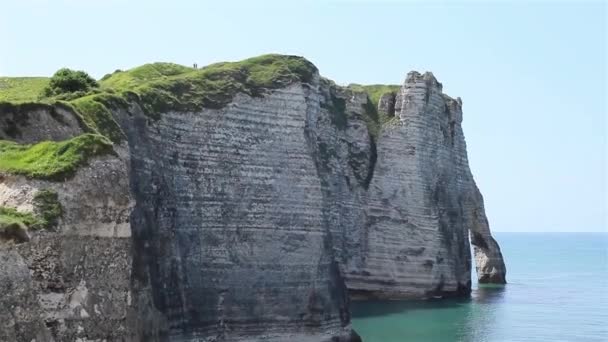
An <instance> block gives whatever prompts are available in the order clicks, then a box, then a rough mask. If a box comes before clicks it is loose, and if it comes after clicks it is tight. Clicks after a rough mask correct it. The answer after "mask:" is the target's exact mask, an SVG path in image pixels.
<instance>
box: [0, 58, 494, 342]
mask: <svg viewBox="0 0 608 342" xmlns="http://www.w3.org/2000/svg"><path fill="white" fill-rule="evenodd" d="M289 58H291V57H289ZM289 62H291V60H289ZM306 63H308V62H306ZM255 67H256V68H257V67H259V66H257V65H256V66H255ZM312 68H313V69H314V67H312ZM252 70H253V69H252ZM298 70H301V68H300V69H298ZM205 72H206V71H204V70H203V71H202V73H203V76H204V77H207V78H204V79H202V80H203V81H205V80H207V79H211V80H214V81H215V80H216V79H215V78H210V76H208V75H206V74H204V73H205ZM239 75H240V74H239ZM239 75H237V76H236V77H241V76H239ZM119 76H120V75H119ZM203 76H200V77H203ZM254 76H255V75H254ZM231 77H232V76H231ZM250 78H253V76H251V75H250V76H249V78H248V79H247V80H249V79H250ZM196 81H197V82H199V79H196ZM116 82H117V83H118V81H116ZM205 82H206V81H205ZM247 82H249V81H247ZM273 82H274V81H273ZM264 84H270V86H268V87H266V88H265V89H261V90H259V89H258V90H255V91H251V90H250V88H245V89H244V90H243V88H241V89H242V90H240V91H235V92H234V94H233V96H232V97H229V98H227V97H221V98H219V97H217V96H216V95H215V93H214V97H207V95H201V94H198V95H197V93H196V92H195V91H194V90H192V89H193V88H190V89H191V90H184V85H183V83H180V88H179V91H180V93H179V96H182V97H181V98H179V100H180V101H182V102H180V103H184V102H183V101H184V97H183V96H186V99H187V100H188V101H191V99H192V98H194V99H197V98H200V99H201V102H202V103H203V105H202V106H176V105H173V106H159V105H157V104H155V106H153V110H151V109H150V108H151V106H150V102H149V101H151V100H150V98H149V97H146V96H144V95H143V94H142V95H140V96H139V97H134V96H126V99H125V100H124V101H113V102H111V105H108V108H109V111H110V113H111V116H112V118H113V120H114V121H115V123H116V126H117V127H120V129H121V135H120V136H123V137H124V139H121V140H118V141H115V142H114V145H113V152H112V153H109V154H105V155H100V156H94V157H91V158H90V160H88V162H86V163H85V164H83V165H82V166H80V167H79V168H78V170H77V171H76V172H75V173H73V174H71V175H70V176H69V177H67V176H66V177H64V178H61V179H48V180H42V179H36V177H32V176H31V175H30V176H27V175H25V176H22V175H18V174H15V172H14V171H5V172H3V173H2V174H3V176H2V177H3V178H2V182H1V183H0V206H1V207H6V208H13V209H16V210H18V211H20V212H33V213H37V212H38V211H39V209H37V207H36V205H35V203H36V201H35V198H36V194H37V193H38V192H39V191H41V190H43V189H44V190H46V189H51V190H53V191H56V193H57V194H58V201H59V203H60V204H61V206H62V208H63V210H62V215H61V217H60V218H59V222H58V224H57V226H56V228H54V229H46V230H38V231H33V230H31V229H30V230H27V229H26V228H24V230H25V231H26V234H25V235H26V237H25V238H21V239H19V240H16V239H15V238H12V235H10V234H8V233H7V232H8V230H7V229H5V230H4V231H3V230H0V233H2V234H0V235H2V237H3V241H4V242H0V258H2V263H1V264H0V268H2V272H1V273H0V289H2V290H3V293H6V294H7V295H4V296H3V297H2V299H0V301H1V303H0V304H2V305H0V317H4V318H5V319H3V320H2V324H3V326H0V340H11V341H12V340H16V341H31V340H32V339H36V341H76V340H80V341H101V340H107V341H244V340H247V341H256V340H264V341H286V340H290V341H311V342H312V341H330V340H331V341H356V340H358V337H357V336H356V333H354V332H353V331H352V329H351V327H350V317H349V300H350V299H349V297H351V298H355V299H359V298H373V297H379V298H392V299H399V298H426V297H429V296H436V295H462V294H468V292H469V291H470V286H471V282H470V276H471V272H470V267H471V260H470V252H469V251H470V250H469V234H470V237H471V238H470V241H471V243H473V245H474V246H475V248H474V250H475V259H476V264H477V270H478V278H479V280H480V282H494V283H504V281H505V278H504V276H505V268H504V263H503V261H502V256H501V254H500V249H499V248H498V245H497V244H496V242H495V241H494V240H493V238H492V237H491V235H490V231H489V228H488V223H487V220H486V218H485V214H484V209H483V201H482V198H481V194H480V193H479V191H478V190H477V188H476V186H475V183H474V181H473V177H472V175H471V173H470V170H469V167H468V162H467V156H466V146H465V142H464V137H463V134H462V129H461V126H460V122H461V120H462V110H461V102H460V100H459V99H458V100H453V99H451V98H449V97H447V96H446V95H444V94H442V92H441V84H439V83H438V82H437V81H436V80H435V78H434V77H433V76H432V75H431V74H429V73H426V74H424V75H420V74H418V73H415V72H412V73H410V74H408V77H407V79H406V81H405V82H404V84H403V86H402V87H401V89H400V90H399V92H397V93H390V92H389V93H386V94H383V96H381V97H380V99H379V101H378V105H377V107H378V108H376V104H375V103H373V101H371V100H370V98H371V96H369V95H368V94H366V93H365V92H362V91H360V89H355V88H350V87H349V88H345V87H339V86H336V85H335V84H333V83H332V82H330V81H328V80H325V79H323V78H321V77H319V75H318V73H316V71H314V72H313V73H312V74H310V75H306V77H305V78H302V79H300V80H296V81H293V80H292V81H289V82H283V83H280V84H277V83H276V82H274V83H268V82H266V83H264ZM203 85H205V86H207V83H203ZM163 87H165V85H164V84H163ZM186 88H187V87H186ZM175 89H176V88H171V91H175ZM162 90H163V91H166V90H167V88H166V87H165V88H162ZM164 94H165V93H162V92H159V93H156V95H157V97H155V98H158V97H160V96H164ZM184 94H186V95H184ZM205 94H207V93H205ZM197 96H198V97H197ZM218 99H219V100H218ZM218 103H219V105H218ZM0 109H1V110H2V111H1V112H0V138H2V139H7V140H11V141H16V142H18V143H35V142H38V141H41V140H56V141H63V140H66V139H70V138H73V137H75V136H78V135H80V134H83V133H84V132H85V131H87V127H88V126H87V125H86V123H87V122H89V121H87V120H83V119H82V118H83V117H85V118H86V116H83V115H82V114H81V113H78V112H77V111H75V110H73V109H70V108H69V106H68V107H66V106H65V105H55V106H42V107H40V106H26V107H23V106H20V107H15V106H2V107H1V108H0ZM23 117H27V118H28V119H27V120H24V119H23ZM105 120H107V119H105ZM83 122H84V124H83ZM83 127H84V130H83ZM98 131H101V132H103V130H101V129H99V130H98ZM114 136H118V135H114ZM0 153H2V151H0ZM0 159H1V158H0ZM0 167H1V163H0ZM11 170H12V169H11ZM1 213H2V212H0V214H1ZM0 218H1V216H0ZM1 222H2V221H0V223H1ZM11 227H12V226H11ZM22 228H23V227H22ZM22 235H23V234H22ZM349 294H350V296H349Z"/></svg>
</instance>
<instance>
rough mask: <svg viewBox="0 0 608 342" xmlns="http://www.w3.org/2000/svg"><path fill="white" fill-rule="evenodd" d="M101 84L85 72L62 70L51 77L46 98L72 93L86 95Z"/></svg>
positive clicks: (45, 91) (46, 89) (45, 92)
mask: <svg viewBox="0 0 608 342" xmlns="http://www.w3.org/2000/svg"><path fill="white" fill-rule="evenodd" d="M98 87H99V84H98V83H97V81H95V79H94V78H93V77H91V76H89V74H87V73H86V72H84V71H80V70H72V69H68V68H62V69H59V70H57V72H56V73H55V74H54V75H53V76H52V77H51V79H50V81H49V85H48V86H47V87H46V88H44V91H43V92H44V96H56V95H62V94H70V93H77V92H78V93H82V94H84V93H86V92H88V91H90V90H92V89H94V88H98Z"/></svg>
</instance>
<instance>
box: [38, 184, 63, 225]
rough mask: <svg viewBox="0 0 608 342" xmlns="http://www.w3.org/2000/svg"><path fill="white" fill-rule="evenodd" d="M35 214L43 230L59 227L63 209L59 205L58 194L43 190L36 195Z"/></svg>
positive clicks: (50, 190) (53, 191)
mask: <svg viewBox="0 0 608 342" xmlns="http://www.w3.org/2000/svg"><path fill="white" fill-rule="evenodd" d="M34 212H35V213H36V216H37V217H38V220H39V221H40V223H41V225H42V227H43V228H54V227H56V226H57V223H58V220H59V217H61V215H62V214H63V208H62V207H61V203H59V196H58V195H57V192H56V191H55V190H52V189H42V190H40V191H38V192H36V194H35V195H34Z"/></svg>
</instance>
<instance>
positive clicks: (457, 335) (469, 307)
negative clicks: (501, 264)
mask: <svg viewBox="0 0 608 342" xmlns="http://www.w3.org/2000/svg"><path fill="white" fill-rule="evenodd" d="M495 237H496V239H497V240H498V242H499V243H500V246H501V249H502V251H503V255H504V257H505V262H506V264H507V281H508V284H507V285H506V286H504V287H484V286H478V285H477V284H474V290H473V294H472V297H471V298H470V299H461V300H441V301H430V302H365V303H354V305H353V306H354V307H353V326H354V328H355V330H356V331H357V332H358V333H359V335H361V337H362V338H363V341H364V342H403V341H421V342H427V341H429V342H430V341H441V342H444V341H445V342H449V341H467V342H468V341H473V342H486V341H487V342H494V341H501V342H502V341H547V342H550V341H589V342H591V341H598V342H599V341H608V234H605V233H496V234H495Z"/></svg>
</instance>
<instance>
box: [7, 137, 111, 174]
mask: <svg viewBox="0 0 608 342" xmlns="http://www.w3.org/2000/svg"><path fill="white" fill-rule="evenodd" d="M108 153H112V142H111V141H109V140H108V139H107V138H106V137H104V136H102V135H98V134H83V135H80V136H77V137H74V138H72V139H69V140H65V141H60V142H55V141H43V142H40V143H37V144H32V145H25V144H17V143H15V142H12V141H5V140H0V172H7V173H14V174H21V175H24V176H27V177H31V178H41V179H49V180H61V179H64V178H66V177H69V176H71V175H72V174H73V173H74V172H75V171H76V170H77V168H78V167H79V166H81V165H84V164H86V163H87V161H88V160H89V159H90V158H92V157H94V156H98V155H102V154H108Z"/></svg>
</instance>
